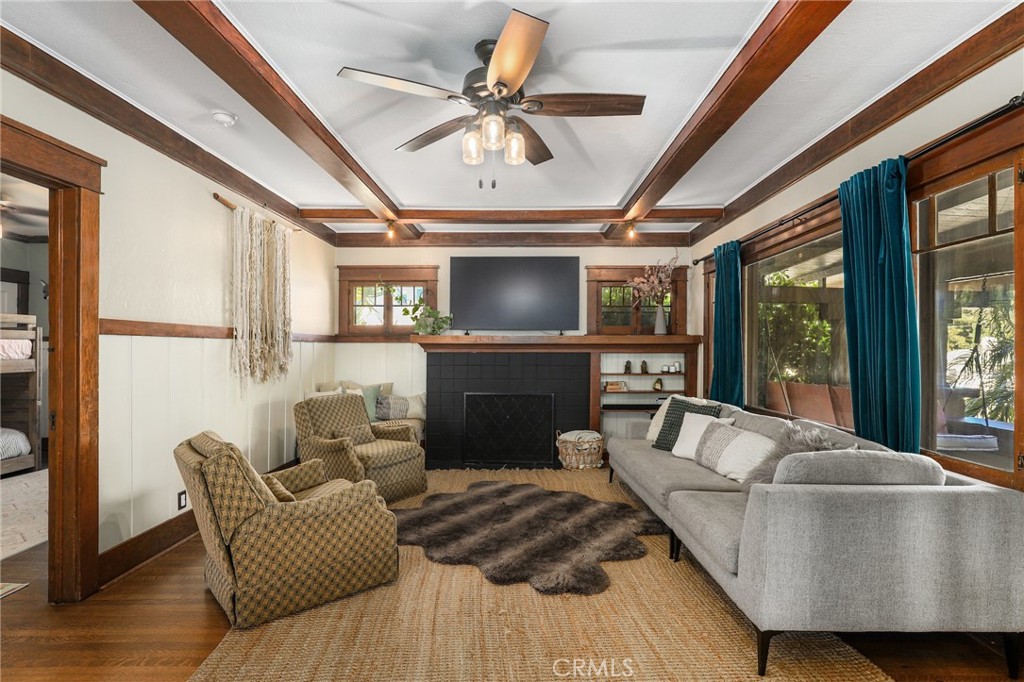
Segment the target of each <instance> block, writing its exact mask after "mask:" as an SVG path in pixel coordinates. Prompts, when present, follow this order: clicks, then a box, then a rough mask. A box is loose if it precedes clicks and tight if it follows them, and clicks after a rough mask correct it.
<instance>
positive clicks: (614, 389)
mask: <svg viewBox="0 0 1024 682" xmlns="http://www.w3.org/2000/svg"><path fill="white" fill-rule="evenodd" d="M604 390H605V391H607V392H608V393H625V392H626V391H628V390H629V388H627V386H626V382H625V381H609V382H607V383H606V384H605V385H604Z"/></svg>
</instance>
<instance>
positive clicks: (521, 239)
mask: <svg viewBox="0 0 1024 682" xmlns="http://www.w3.org/2000/svg"><path fill="white" fill-rule="evenodd" d="M334 243H335V246H338V247H341V248H367V247H377V246H390V247H403V246H441V247H454V246H495V247H497V246H542V247H543V246H549V247H559V246H560V247H591V246H610V244H609V243H608V240H607V239H605V236H604V235H603V234H601V233H600V232H424V233H423V236H422V237H420V238H419V239H388V237H387V235H386V234H384V233H380V232H374V233H359V232H356V233H353V232H339V233H338V234H337V235H336V236H335V242H334ZM629 244H630V245H632V246H672V247H679V248H682V247H686V246H689V245H690V234H689V233H688V232H647V233H643V232H640V233H637V236H636V239H635V240H631V241H630V242H629Z"/></svg>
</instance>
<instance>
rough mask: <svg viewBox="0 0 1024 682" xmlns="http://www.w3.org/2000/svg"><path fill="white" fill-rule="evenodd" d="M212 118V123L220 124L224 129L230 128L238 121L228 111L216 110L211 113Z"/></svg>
mask: <svg viewBox="0 0 1024 682" xmlns="http://www.w3.org/2000/svg"><path fill="white" fill-rule="evenodd" d="M212 116H213V120H214V121H216V122H217V123H219V124H221V125H222V126H224V127H225V128H230V127H231V126H233V125H235V121H237V120H238V117H237V116H235V115H234V114H232V113H231V112H228V111H220V110H217V111H214V112H213V113H212Z"/></svg>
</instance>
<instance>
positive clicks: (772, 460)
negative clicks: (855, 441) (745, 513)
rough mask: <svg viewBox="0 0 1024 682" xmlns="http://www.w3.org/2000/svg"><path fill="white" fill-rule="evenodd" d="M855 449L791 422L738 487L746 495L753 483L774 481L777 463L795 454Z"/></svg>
mask: <svg viewBox="0 0 1024 682" xmlns="http://www.w3.org/2000/svg"><path fill="white" fill-rule="evenodd" d="M856 448H857V446H856V445H854V446H852V448H851V446H849V445H844V444H841V443H836V442H835V441H833V440H832V437H831V435H830V434H828V433H826V432H825V431H823V430H822V429H804V428H800V427H799V426H797V425H796V424H793V423H792V422H791V423H789V424H787V425H786V430H785V432H784V433H783V434H782V438H780V439H779V442H778V445H776V446H775V449H774V450H773V451H772V453H771V454H770V455H768V457H767V459H765V460H764V461H763V462H761V463H760V464H758V465H757V466H756V467H754V469H753V470H752V471H751V472H750V475H749V476H748V477H747V479H746V480H745V481H743V485H742V486H740V487H741V489H742V490H743V492H745V493H746V492H750V487H751V486H752V485H754V484H755V483H771V482H772V481H774V480H775V471H776V470H777V469H778V468H779V462H781V461H782V460H783V459H785V458H786V457H787V456H788V455H792V454H795V453H797V452H822V451H825V450H850V449H856Z"/></svg>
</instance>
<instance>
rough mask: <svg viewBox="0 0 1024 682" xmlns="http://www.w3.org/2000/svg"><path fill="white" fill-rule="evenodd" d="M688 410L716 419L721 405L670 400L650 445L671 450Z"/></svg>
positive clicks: (667, 450) (720, 411) (720, 410)
mask: <svg viewBox="0 0 1024 682" xmlns="http://www.w3.org/2000/svg"><path fill="white" fill-rule="evenodd" d="M688 412H689V413H693V414H706V415H708V416H709V417H715V418H716V419H717V418H718V416H719V415H720V414H722V406H721V405H698V404H696V403H693V402H690V401H689V400H676V399H672V400H670V401H669V405H668V409H667V410H666V411H665V421H664V423H663V424H662V425H661V431H659V432H658V437H657V438H656V439H655V440H654V445H653V446H652V447H655V448H657V449H658V450H664V451H666V452H672V446H674V445H675V444H676V440H677V439H678V438H679V429H680V428H681V427H682V425H683V418H684V417H685V416H686V414H687V413H688Z"/></svg>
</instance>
